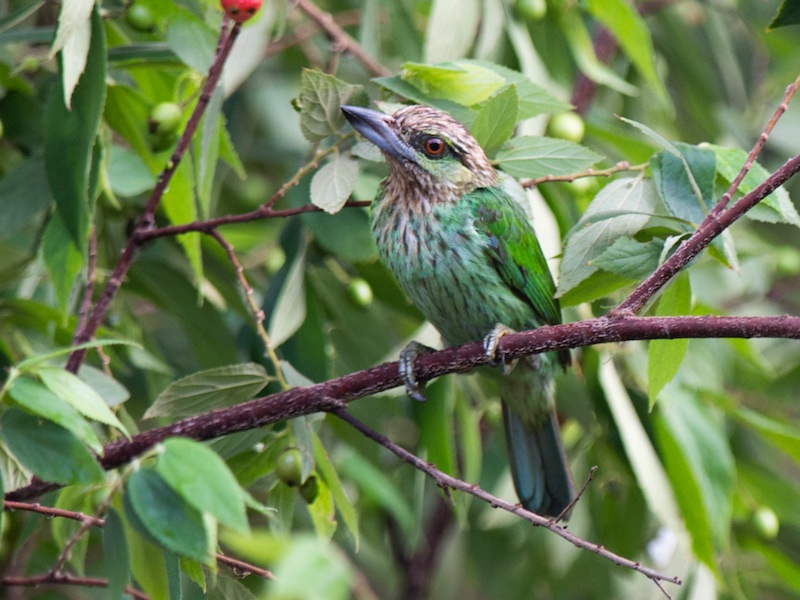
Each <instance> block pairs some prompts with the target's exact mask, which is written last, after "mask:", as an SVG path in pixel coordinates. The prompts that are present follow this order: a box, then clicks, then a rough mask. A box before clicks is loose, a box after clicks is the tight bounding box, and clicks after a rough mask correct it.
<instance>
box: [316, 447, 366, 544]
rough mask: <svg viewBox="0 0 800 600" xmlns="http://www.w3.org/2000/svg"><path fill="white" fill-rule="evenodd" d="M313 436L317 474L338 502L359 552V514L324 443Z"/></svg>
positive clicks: (338, 508)
mask: <svg viewBox="0 0 800 600" xmlns="http://www.w3.org/2000/svg"><path fill="white" fill-rule="evenodd" d="M312 435H313V438H314V461H315V462H316V466H317V473H318V474H319V475H320V477H322V479H323V480H324V481H325V484H326V485H327V487H328V489H329V490H330V492H331V494H332V495H333V500H334V501H335V502H336V509H337V510H338V511H339V514H340V515H341V516H342V520H343V521H344V524H345V526H346V527H347V530H348V531H349V532H350V535H351V536H353V540H354V541H355V549H356V551H357V550H358V543H359V536H358V513H357V512H356V509H355V507H354V506H353V503H352V502H351V501H350V498H348V497H347V494H346V493H345V491H344V486H342V480H341V479H339V474H338V473H337V472H336V469H335V468H334V466H333V464H332V463H331V461H330V458H329V457H328V453H327V452H326V451H325V447H324V446H323V445H322V441H321V440H320V439H319V436H318V435H317V434H316V432H312Z"/></svg>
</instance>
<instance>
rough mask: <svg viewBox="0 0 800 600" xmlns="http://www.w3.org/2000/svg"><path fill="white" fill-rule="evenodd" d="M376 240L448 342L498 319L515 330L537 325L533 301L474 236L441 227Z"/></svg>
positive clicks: (476, 333) (484, 330)
mask: <svg viewBox="0 0 800 600" xmlns="http://www.w3.org/2000/svg"><path fill="white" fill-rule="evenodd" d="M420 231H422V232H423V233H424V232H425V228H424V227H422V228H421V229H420ZM376 241H377V242H378V248H379V250H380V253H381V255H382V258H383V260H384V263H385V264H386V265H387V267H388V268H389V270H390V271H392V273H393V274H394V276H395V277H396V278H397V280H398V282H399V283H400V286H401V287H402V288H403V290H404V291H405V293H406V294H407V295H408V296H409V298H410V299H411V301H412V302H413V303H414V304H415V305H416V306H417V308H419V310H420V311H421V312H422V313H423V314H424V315H425V317H426V318H427V319H428V320H429V321H430V322H431V323H432V324H433V326H434V327H436V329H437V330H438V331H439V333H441V334H442V338H443V339H444V341H445V343H446V344H448V345H455V344H463V343H465V342H469V341H476V340H480V339H483V337H485V336H486V335H487V334H488V333H489V332H491V330H492V329H493V328H494V326H495V325H496V324H498V323H503V324H504V325H507V326H508V327H511V328H512V329H517V330H522V329H529V328H532V327H535V326H536V323H535V322H534V321H533V311H532V309H531V307H530V306H529V305H527V304H526V303H525V302H523V301H522V300H520V299H519V298H517V296H515V295H514V294H513V293H512V292H511V290H510V289H509V287H508V286H507V285H506V284H505V282H504V281H503V280H502V279H501V277H500V275H499V274H498V272H497V270H496V269H495V267H494V265H492V264H491V263H490V262H489V258H488V255H487V254H486V251H485V249H484V247H483V245H482V244H481V243H480V240H479V239H477V236H475V237H471V236H469V235H468V234H465V232H464V231H463V230H462V231H460V232H455V233H453V234H451V235H448V234H447V233H441V232H439V233H438V234H436V235H433V236H430V239H426V237H422V236H420V237H417V238H416V239H415V240H413V242H412V243H409V240H408V239H406V240H404V242H403V243H402V244H400V246H402V247H397V246H396V245H395V244H393V243H392V242H390V241H387V240H381V239H379V238H378V239H377V240H376ZM395 241H396V238H395Z"/></svg>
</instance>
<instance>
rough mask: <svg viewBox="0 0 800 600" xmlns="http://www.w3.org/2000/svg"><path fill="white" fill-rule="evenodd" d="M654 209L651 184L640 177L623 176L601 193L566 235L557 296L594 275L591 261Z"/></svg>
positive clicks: (632, 232) (637, 226) (631, 232)
mask: <svg viewBox="0 0 800 600" xmlns="http://www.w3.org/2000/svg"><path fill="white" fill-rule="evenodd" d="M656 206H657V197H656V193H655V189H654V187H653V183H652V181H651V180H649V179H644V178H643V177H636V178H629V177H623V178H621V179H617V180H615V181H612V182H611V183H609V184H608V185H607V186H605V187H604V188H603V189H602V190H600V193H598V194H597V196H595V198H594V200H592V203H591V204H590V205H589V207H588V208H587V209H586V212H585V213H584V215H583V217H581V220H580V221H578V223H577V224H576V225H575V227H573V228H572V230H570V232H569V233H568V234H567V241H566V246H565V247H564V255H563V258H562V259H561V271H560V277H559V282H558V294H557V295H558V296H562V295H564V294H566V293H567V292H568V291H570V290H572V289H573V288H575V287H576V286H577V285H578V284H579V283H581V282H582V281H584V280H586V279H587V278H588V277H590V276H591V275H593V274H594V273H595V272H596V271H597V270H598V268H599V267H598V266H597V265H596V264H595V263H594V260H595V259H596V258H597V257H599V256H600V255H601V254H603V253H604V252H605V251H606V250H607V249H608V248H610V247H611V245H612V244H614V242H616V241H617V239H619V238H620V237H624V236H627V237H631V236H634V235H635V234H636V233H638V232H639V230H641V229H642V227H644V226H645V224H646V223H647V222H648V221H649V220H650V218H651V217H652V216H653V215H654V214H655V212H656Z"/></svg>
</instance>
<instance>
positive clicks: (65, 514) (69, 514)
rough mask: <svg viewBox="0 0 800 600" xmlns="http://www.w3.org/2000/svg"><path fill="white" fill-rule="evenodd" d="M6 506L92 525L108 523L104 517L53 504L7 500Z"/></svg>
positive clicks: (10, 508)
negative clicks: (45, 504) (53, 505)
mask: <svg viewBox="0 0 800 600" xmlns="http://www.w3.org/2000/svg"><path fill="white" fill-rule="evenodd" d="M4 508H5V510H8V511H15V510H24V511H27V512H35V513H39V514H42V515H45V516H47V517H62V518H64V519H72V520H73V521H81V522H83V523H86V522H88V523H89V524H90V525H93V526H95V527H102V526H103V525H105V523H106V522H105V520H104V519H100V518H98V517H94V516H92V515H87V514H85V513H82V512H76V511H74V510H64V509H62V508H54V507H52V506H42V505H41V504H39V503H38V502H33V503H31V502H13V501H10V500H6V501H5V502H4Z"/></svg>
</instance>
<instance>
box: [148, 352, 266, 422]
mask: <svg viewBox="0 0 800 600" xmlns="http://www.w3.org/2000/svg"><path fill="white" fill-rule="evenodd" d="M269 381H270V377H269V376H268V375H267V372H266V370H265V369H264V367H262V366H261V365H259V364H256V363H243V364H240V365H230V366H227V367H217V368H215V369H208V370H206V371H200V372H199V373H193V374H192V375H188V376H186V377H184V378H182V379H178V380H177V381H174V382H172V383H171V384H170V385H169V387H167V389H166V390H164V391H163V392H161V393H160V394H159V395H158V397H157V398H156V401H155V402H154V403H153V405H152V406H151V407H150V408H148V409H147V412H146V413H145V415H144V417H145V418H146V419H149V418H152V417H189V416H192V415H197V414H200V413H204V412H208V411H209V410H213V409H215V408H224V407H226V406H233V405H234V404H239V403H240V402H245V401H247V400H250V399H252V398H253V397H254V396H255V395H256V393H257V392H259V391H260V390H261V389H263V388H264V386H266V385H267V383H269Z"/></svg>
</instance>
